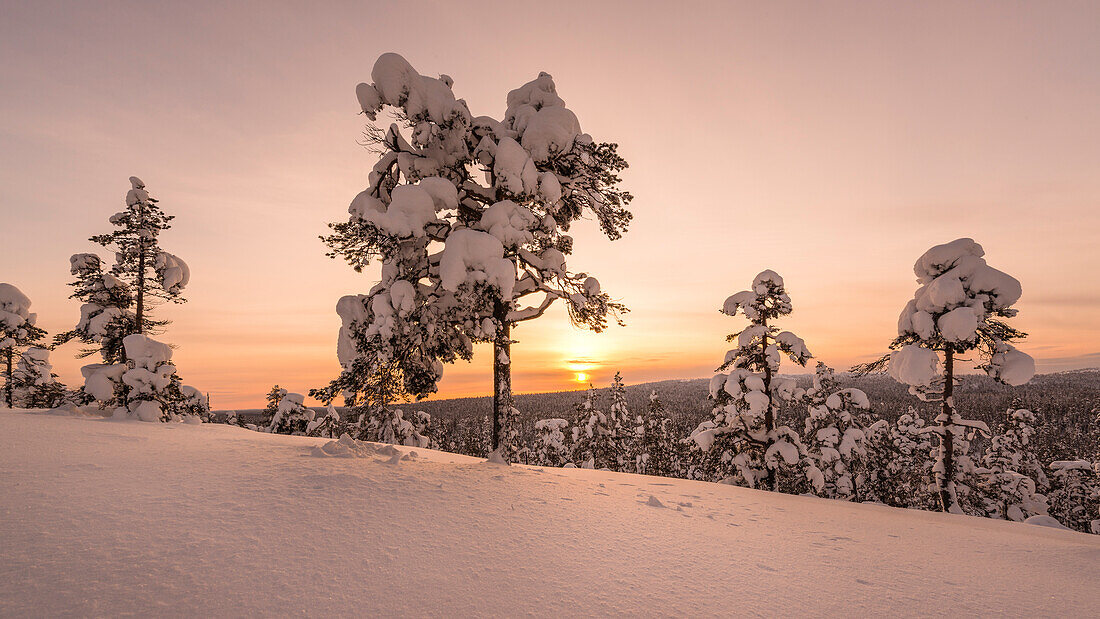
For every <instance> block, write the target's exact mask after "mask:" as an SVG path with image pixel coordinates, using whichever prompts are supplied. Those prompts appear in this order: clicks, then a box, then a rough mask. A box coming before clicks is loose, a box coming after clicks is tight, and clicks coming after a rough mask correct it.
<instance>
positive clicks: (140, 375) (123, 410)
mask: <svg viewBox="0 0 1100 619" xmlns="http://www.w3.org/2000/svg"><path fill="white" fill-rule="evenodd" d="M122 343H123V345H124V346H125V348H126V351H125V354H126V363H125V364H120V365H122V366H123V367H125V368H126V369H125V371H124V372H123V373H122V375H121V377H120V382H121V383H122V384H124V385H126V387H127V388H128V390H129V391H128V393H127V396H126V401H125V403H124V405H123V406H119V407H118V408H117V409H116V410H115V416H129V417H135V418H137V419H140V420H141V421H172V420H175V419H178V415H177V413H176V406H177V404H178V403H179V402H180V401H182V400H183V396H182V394H181V391H180V389H181V385H180V380H179V377H178V376H176V366H174V365H172V364H171V361H172V348H171V347H170V346H168V345H167V344H164V343H162V342H158V341H156V340H154V339H153V338H151V337H149V336H147V335H142V334H140V333H132V334H130V335H127V336H126V337H125V338H124V339H123V342H122ZM87 385H88V383H87V382H85V387H87ZM103 404H105V403H101V405H103Z"/></svg>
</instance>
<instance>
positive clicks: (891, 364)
mask: <svg viewBox="0 0 1100 619" xmlns="http://www.w3.org/2000/svg"><path fill="white" fill-rule="evenodd" d="M984 255H985V250H983V249H982V246H981V245H978V244H977V243H975V242H974V241H973V240H972V239H968V238H962V239H957V240H955V241H952V242H950V243H945V244H943V245H937V246H935V247H933V248H932V249H929V250H928V251H927V252H925V253H924V255H922V256H921V257H920V258H919V259H918V260H917V262H916V264H914V265H913V272H914V273H915V274H916V276H917V282H918V283H919V284H921V286H920V288H918V289H917V292H916V293H915V294H914V296H913V299H912V300H911V301H909V303H908V304H907V305H906V306H905V309H904V310H902V312H901V316H900V317H899V318H898V337H897V339H895V340H894V341H893V342H892V343H891V344H890V348H891V349H893V350H894V352H893V353H891V354H890V355H888V356H887V357H884V358H883V359H881V360H879V361H878V362H875V363H872V364H868V365H865V366H861V367H860V368H857V370H858V371H870V370H876V369H880V368H881V367H882V366H883V365H886V366H887V367H888V369H889V372H890V375H891V376H892V377H893V378H894V379H895V380H897V381H898V382H900V383H903V384H906V385H909V391H910V393H912V394H914V395H916V396H917V397H919V398H920V399H921V400H924V401H939V402H942V407H941V412H940V414H939V415H938V416H937V417H936V423H937V424H938V427H936V428H935V432H936V433H937V436H939V438H940V448H939V454H938V459H937V462H936V465H935V469H934V473H935V476H936V485H937V490H938V493H939V498H940V507H941V509H943V510H944V511H951V512H961V511H962V508H961V507H960V505H959V497H958V490H959V488H958V481H959V477H960V475H961V474H963V473H965V471H964V470H963V469H964V468H966V467H968V466H970V465H971V464H972V463H970V462H969V459H968V457H967V456H966V454H965V453H957V448H958V447H961V445H960V444H959V443H960V442H965V441H966V437H965V434H966V433H967V432H968V431H973V430H980V431H982V432H983V433H985V434H987V435H988V434H989V429H988V428H987V427H986V425H985V424H984V423H982V422H980V421H968V420H964V419H963V418H962V417H961V416H960V415H959V414H958V412H956V410H955V399H954V397H953V393H954V388H955V384H956V383H957V382H958V380H959V378H958V376H957V374H956V371H955V361H956V358H957V356H958V355H963V354H967V353H970V352H977V353H978V355H979V356H980V357H981V358H982V359H983V361H984V363H983V364H982V365H980V366H979V367H980V368H981V369H984V370H985V371H986V373H988V374H989V375H990V376H991V377H993V378H994V379H995V380H997V381H1000V382H1002V383H1005V384H1008V385H1014V386H1015V385H1022V384H1024V383H1026V382H1027V381H1029V380H1031V377H1032V376H1033V375H1034V374H1035V361H1034V360H1033V359H1032V358H1031V357H1030V356H1028V355H1027V354H1025V353H1023V352H1020V351H1018V350H1016V349H1015V348H1014V347H1013V346H1012V343H1011V342H1013V341H1014V340H1017V339H1020V338H1023V337H1026V335H1027V334H1025V333H1023V332H1021V331H1019V330H1017V329H1015V328H1013V327H1011V326H1009V325H1008V324H1007V323H1005V322H1004V321H1003V320H1001V319H1002V318H1011V317H1013V316H1015V315H1016V310H1015V309H1012V305H1013V304H1014V303H1016V301H1018V300H1019V298H1020V294H1021V287H1020V282H1019V281H1017V280H1016V279H1015V278H1014V277H1012V276H1010V275H1008V274H1006V273H1002V272H1001V271H998V270H997V269H994V268H993V267H991V266H989V265H988V264H986V262H985V260H984V259H983V258H982V256H984ZM941 355H942V362H941Z"/></svg>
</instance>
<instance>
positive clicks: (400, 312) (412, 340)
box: [324, 53, 631, 448]
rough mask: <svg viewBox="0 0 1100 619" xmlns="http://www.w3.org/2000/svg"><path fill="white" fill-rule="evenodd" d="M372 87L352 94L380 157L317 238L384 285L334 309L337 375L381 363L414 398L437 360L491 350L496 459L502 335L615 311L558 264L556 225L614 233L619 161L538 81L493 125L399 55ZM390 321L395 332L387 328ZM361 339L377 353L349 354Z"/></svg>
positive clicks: (560, 244) (377, 73)
mask: <svg viewBox="0 0 1100 619" xmlns="http://www.w3.org/2000/svg"><path fill="white" fill-rule="evenodd" d="M371 79H372V83H370V84H367V83H363V84H359V85H358V87H357V88H356V95H357V97H358V99H359V103H360V106H361V108H362V110H363V113H364V114H366V115H367V117H368V118H369V119H370V120H371V121H377V120H378V117H379V114H380V113H383V112H384V113H388V114H390V116H392V117H393V118H395V119H396V120H397V121H398V122H395V123H393V124H391V125H390V126H389V128H388V129H383V128H382V127H381V124H379V125H371V126H370V127H369V128H368V130H367V136H368V139H369V140H370V141H372V142H373V143H374V145H375V146H377V147H378V148H379V150H380V151H381V156H380V158H379V161H378V162H377V163H376V165H375V166H374V169H373V171H372V172H371V174H370V178H369V186H368V187H367V189H366V190H364V191H363V192H362V193H360V194H359V195H358V196H356V198H355V200H353V201H352V204H351V207H350V208H349V212H350V213H351V217H350V218H349V220H348V221H347V222H343V223H337V224H332V226H331V227H332V230H333V234H331V235H330V236H327V237H324V241H325V243H326V244H327V245H328V246H329V248H330V249H331V252H330V253H329V255H330V256H332V257H337V256H339V257H342V258H344V259H345V260H346V261H347V262H348V263H349V264H350V265H351V266H352V267H353V268H355V269H356V270H361V269H362V268H363V267H364V266H366V265H367V264H368V263H369V262H370V260H372V259H374V258H378V259H380V261H381V263H382V278H381V281H380V282H379V284H378V285H377V286H376V287H375V288H374V289H373V290H372V291H371V293H370V294H369V295H366V296H365V297H350V298H349V297H345V299H350V300H348V301H347V302H346V303H345V302H343V301H342V303H343V307H338V311H339V312H340V315H341V318H342V319H343V321H344V325H345V326H344V328H343V329H342V333H344V334H345V335H344V336H342V338H341V341H342V342H343V349H344V351H345V353H346V354H345V355H343V356H342V358H341V363H342V364H343V365H344V368H345V369H344V371H345V372H350V371H354V368H353V367H352V365H351V361H350V360H351V358H352V357H354V356H356V355H371V354H377V353H378V352H381V354H382V356H383V358H384V360H385V361H392V362H394V363H396V364H398V365H399V366H400V368H401V370H402V375H403V376H404V379H405V380H406V381H407V385H406V389H407V391H409V392H410V393H413V394H416V395H420V394H426V393H431V392H432V391H434V390H435V383H436V382H437V381H438V380H439V378H440V376H441V373H442V363H449V362H453V361H454V360H455V359H456V358H467V359H468V358H469V357H470V356H471V354H472V351H473V349H472V345H473V342H475V341H478V342H492V343H493V346H494V350H493V365H494V371H493V378H494V380H493V391H494V398H493V411H494V415H493V420H494V431H493V443H494V448H499V447H500V444H501V442H502V441H504V440H505V436H506V434H507V426H508V424H509V422H510V414H511V411H512V410H513V405H512V397H511V352H510V350H511V344H512V338H511V330H512V328H513V327H514V326H515V325H516V324H517V323H519V322H521V321H525V320H531V319H534V318H538V317H540V316H542V315H543V314H544V313H545V312H546V311H547V310H548V309H549V308H550V306H551V305H552V304H553V303H554V302H555V301H556V300H558V299H564V300H565V301H566V307H567V309H568V313H569V316H570V318H571V319H572V320H573V322H574V324H577V325H580V326H585V327H588V328H591V329H593V330H596V331H601V330H603V328H605V327H606V325H607V321H608V318H609V317H611V318H614V317H616V316H617V314H618V313H619V312H622V311H625V309H626V308H625V307H623V306H622V305H620V304H618V303H615V302H613V301H611V299H610V297H609V296H608V295H607V294H606V293H604V292H602V291H601V289H600V285H599V282H598V281H596V280H595V279H594V278H592V277H589V276H588V275H586V274H585V273H576V272H571V271H569V270H568V269H567V268H566V264H565V258H566V256H567V255H568V254H570V253H571V252H572V249H573V239H572V237H570V236H569V235H568V234H567V232H568V230H569V227H570V224H571V223H572V222H574V221H576V220H577V219H579V218H580V217H581V216H582V215H584V214H585V213H590V214H592V215H594V216H595V218H596V219H597V221H598V222H599V224H600V227H601V229H602V230H603V232H604V233H605V234H606V235H607V236H608V238H610V239H612V240H614V239H617V238H619V237H620V236H621V235H622V233H623V232H624V231H625V230H626V228H627V225H628V224H629V222H630V219H631V215H630V213H629V211H627V209H626V206H627V204H628V203H629V202H630V200H631V196H630V194H629V193H627V192H624V191H622V190H620V189H618V183H619V181H620V179H619V177H618V173H619V172H620V171H621V170H623V169H624V168H626V161H625V160H623V158H622V157H620V156H619V155H618V153H617V147H616V145H615V144H610V143H597V142H595V141H594V140H593V139H592V138H591V136H589V135H588V134H585V133H582V132H581V129H580V124H579V122H578V121H577V117H576V115H575V114H574V113H573V112H572V111H570V110H569V109H568V108H566V107H565V104H564V101H562V99H561V98H560V97H558V96H557V93H556V88H555V85H554V82H553V80H552V79H551V77H550V76H549V75H547V74H545V73H542V74H540V75H539V77H538V78H537V79H535V80H533V81H531V82H529V83H527V84H525V85H523V86H522V87H520V88H518V89H516V90H513V91H512V92H510V93H508V97H507V111H506V113H505V117H504V119H503V121H500V120H496V119H493V118H490V117H488V116H478V117H474V116H473V115H472V114H471V113H470V110H469V109H468V107H467V106H466V103H465V101H463V100H461V99H457V100H456V99H455V97H454V93H453V92H452V90H451V86H452V80H451V79H450V78H449V77H447V76H439V78H438V79H437V78H433V77H428V76H424V75H421V74H420V73H418V72H417V71H416V70H415V69H414V68H413V67H412V66H411V65H410V64H409V63H408V62H407V61H406V60H405V59H404V58H402V57H401V56H399V55H397V54H392V53H389V54H383V55H382V56H380V57H379V58H378V60H377V61H376V62H375V65H374V68H373V70H372V71H371ZM440 247H441V248H442V249H439V248H440ZM395 288H397V289H398V290H396V293H397V297H399V302H398V300H397V299H395V298H394V296H395V295H394V292H395ZM378 298H381V299H382V301H379V302H378V303H377V304H378V305H379V307H377V308H376V307H375V305H376V301H375V300H376V299H378ZM387 303H388V304H389V306H390V307H391V308H395V309H396V311H393V310H391V309H387V308H386V307H385V305H386V304H387ZM394 314H396V315H397V317H398V318H399V319H404V320H405V324H401V322H400V321H399V320H394V321H393V322H394V323H395V324H396V325H397V326H398V327H399V328H396V329H388V330H387V329H386V328H385V325H384V324H382V323H385V322H386V321H387V320H388V319H389V317H390V316H391V315H394ZM375 332H377V333H378V334H379V335H380V336H381V338H380V339H381V340H382V343H379V342H374V343H371V344H368V343H366V342H359V343H355V340H369V339H371V338H372V337H373V336H374V334H375Z"/></svg>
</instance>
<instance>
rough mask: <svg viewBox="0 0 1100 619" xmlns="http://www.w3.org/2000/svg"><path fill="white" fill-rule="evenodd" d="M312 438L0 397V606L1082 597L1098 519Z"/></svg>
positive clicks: (621, 611)
mask: <svg viewBox="0 0 1100 619" xmlns="http://www.w3.org/2000/svg"><path fill="white" fill-rule="evenodd" d="M328 442H329V441H327V440H325V439H312V438H302V437H291V436H280V435H270V434H260V433H256V432H250V431H248V430H244V429H240V428H235V427H229V426H223V425H187V424H159V423H140V422H133V421H113V420H106V419H100V418H91V417H72V416H59V415H50V414H44V413H28V412H19V411H14V412H13V411H0V616H4V617H11V616H23V615H35V616H59V615H82V616H84V615H97V616H98V615H118V614H123V613H134V614H141V615H150V614H152V615H196V614H199V615H219V616H224V615H235V616H239V615H257V614H259V615H300V614H306V615H325V614H328V613H339V614H342V615H348V614H367V613H369V614H382V613H396V614H399V615H451V616H453V615H459V614H461V615H479V616H481V615H519V614H534V615H553V614H565V615H578V614H579V615H608V614H613V615H626V614H629V615H800V614H804V613H807V612H808V613H812V614H844V615H853V614H856V613H871V614H875V615H887V614H889V615H929V614H931V615H942V614H951V615H975V614H977V615H994V614H996V615H1001V614H1004V615H1018V616H1036V615H1046V616H1053V615H1058V616H1097V615H1098V614H1100V536H1092V535H1085V534H1082V533H1073V532H1069V531H1063V530H1056V529H1050V528H1046V527H1039V526H1034V525H1027V524H1017V523H1010V522H1000V521H991V520H984V519H978V518H971V517H967V516H951V515H943V514H936V513H928V512H918V511H907V510H899V509H892V508H887V507H881V506H875V505H853V504H849V503H843V502H838V501H829V500H824V499H816V498H806V497H796V496H787V495H782V494H770V493H764V492H758V491H754V490H748V489H744V488H735V487H730V486H722V485H717V484H708V483H701V482H689V481H682V480H673V479H664V478H658V477H645V476H639V475H626V474H619V473H606V472H599V471H589V470H576V469H540V468H535V467H524V466H512V467H505V466H501V465H496V464H489V463H486V462H483V461H480V460H478V459H475V458H469V457H466V456H457V455H452V454H446V453H442V452H435V451H429V450H423V449H411V448H407V447H402V448H398V449H399V455H398V456H397V457H394V456H393V455H392V452H393V448H391V447H381V446H375V445H371V444H363V446H362V447H361V448H360V450H359V451H360V453H359V455H358V457H332V456H329V455H326V453H325V450H323V449H318V447H320V446H324V445H325V444H326V443H328ZM326 449H327V450H328V451H331V452H341V451H345V450H341V449H334V448H333V446H331V445H330V446H329V447H327V448H326ZM411 452H416V456H415V457H412V455H411ZM402 454H408V457H404V458H403V457H401V455H402Z"/></svg>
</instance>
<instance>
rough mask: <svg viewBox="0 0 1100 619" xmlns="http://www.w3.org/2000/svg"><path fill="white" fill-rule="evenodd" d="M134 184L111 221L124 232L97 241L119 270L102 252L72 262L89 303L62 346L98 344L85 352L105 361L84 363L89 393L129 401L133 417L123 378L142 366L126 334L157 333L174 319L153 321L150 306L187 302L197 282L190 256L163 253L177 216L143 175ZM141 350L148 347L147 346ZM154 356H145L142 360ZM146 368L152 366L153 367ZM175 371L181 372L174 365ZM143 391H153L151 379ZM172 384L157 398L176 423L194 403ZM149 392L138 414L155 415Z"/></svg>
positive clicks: (77, 292) (76, 288)
mask: <svg viewBox="0 0 1100 619" xmlns="http://www.w3.org/2000/svg"><path fill="white" fill-rule="evenodd" d="M130 186H131V188H130V190H129V191H128V192H127V194H126V209H125V210H123V211H121V212H119V213H116V214H114V215H112V216H111V217H110V218H109V221H110V222H111V223H112V224H113V225H114V226H115V227H116V229H115V230H114V231H112V232H109V233H106V234H100V235H96V236H93V237H91V239H89V240H91V241H92V242H93V243H97V244H99V245H102V246H103V247H105V248H107V249H109V250H111V251H112V252H113V253H114V256H115V262H114V265H113V266H112V267H111V269H110V270H109V271H104V269H103V264H102V261H101V260H100V258H99V256H97V255H96V254H75V255H73V256H72V257H71V258H70V259H69V263H70V269H71V271H72V273H73V275H75V276H76V277H77V279H76V281H75V282H73V283H72V284H71V285H72V286H73V294H72V297H73V298H76V299H79V300H81V301H83V305H81V308H80V321H79V322H78V323H77V325H76V327H75V328H74V329H73V330H72V331H68V332H66V333H62V334H59V335H58V336H57V337H56V338H55V345H57V344H63V343H65V342H68V341H69V340H72V339H79V340H80V341H81V342H83V343H85V344H88V345H90V347H89V348H85V349H84V350H83V351H81V353H80V354H79V355H78V357H86V356H88V355H91V354H94V353H95V352H99V353H100V355H101V356H102V357H103V361H104V363H102V364H91V365H87V366H85V367H83V368H81V373H82V374H83V375H84V377H85V384H84V391H85V393H86V394H88V395H89V396H91V397H92V398H94V399H96V400H97V401H99V402H100V405H101V406H114V405H116V404H124V405H125V408H126V409H127V410H128V411H129V412H130V413H131V414H136V413H135V411H134V410H131V407H130V402H129V395H128V391H129V386H128V385H129V383H126V382H124V381H122V375H123V374H125V373H129V372H131V371H132V370H134V369H135V367H134V366H133V364H129V365H126V361H127V350H126V346H125V341H126V338H127V337H129V336H130V335H150V334H153V333H155V332H156V331H157V329H158V328H159V327H163V326H164V325H166V324H168V322H167V321H164V320H157V319H155V318H153V316H152V313H151V311H150V310H151V309H152V307H153V306H154V305H155V304H156V303H157V302H165V301H167V302H173V303H183V302H184V301H186V299H184V298H183V289H184V287H186V286H187V283H188V281H189V280H190V270H189V269H188V267H187V264H186V263H184V261H183V260H181V259H180V258H179V257H177V256H175V255H173V254H170V253H168V252H165V251H163V250H162V249H161V248H160V245H159V241H158V237H159V236H160V233H161V232H163V231H164V230H167V229H168V228H170V227H171V226H170V224H169V222H171V221H172V219H173V218H174V217H173V216H172V215H168V214H166V213H165V212H164V211H163V210H162V209H161V207H160V205H159V203H158V201H157V200H156V198H153V197H151V196H150V195H149V192H148V191H146V189H145V183H143V182H142V181H141V179H139V178H137V177H136V176H131V177H130ZM135 341H136V340H135ZM157 344H159V343H157ZM139 348H140V349H142V350H143V351H144V350H145V347H144V345H142V346H139ZM147 361H148V360H142V361H141V362H140V363H139V365H141V364H144V363H146V362H147ZM165 363H166V362H165ZM144 369H148V370H150V371H151V368H144ZM172 375H173V376H175V373H174V369H173V372H172ZM157 382H160V381H157ZM143 388H145V389H148V388H150V384H145V385H143ZM166 388H167V389H168V391H167V392H165V393H164V394H160V395H158V396H157V398H156V400H157V401H158V402H160V403H161V404H162V405H164V406H166V407H168V408H166V409H164V410H163V411H162V413H163V415H161V416H162V418H163V419H165V420H168V419H171V418H174V417H176V416H178V413H177V412H176V411H177V409H178V410H184V409H186V408H188V407H189V406H191V403H189V402H188V400H189V398H187V397H185V396H184V395H183V393H182V392H181V391H180V390H179V379H178V378H173V379H172V381H171V382H170V383H169V386H168V387H166ZM147 396H149V394H148V393H145V394H144V395H143V396H142V397H139V398H138V400H139V401H140V402H147V403H149V404H144V405H143V406H145V411H146V413H147V414H146V415H144V416H142V415H138V416H139V417H141V418H145V417H150V416H151V415H152V410H153V404H151V402H152V401H153V400H149V399H147Z"/></svg>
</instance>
